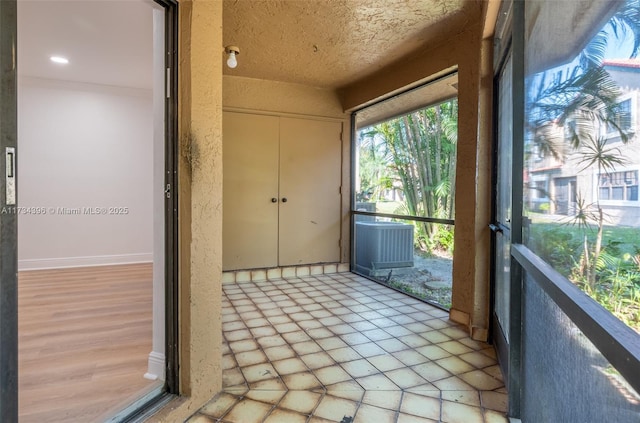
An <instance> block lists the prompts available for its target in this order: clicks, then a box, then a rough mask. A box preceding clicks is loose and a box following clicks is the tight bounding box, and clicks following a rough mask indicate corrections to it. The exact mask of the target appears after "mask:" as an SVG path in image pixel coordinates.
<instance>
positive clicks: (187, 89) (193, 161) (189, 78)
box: [151, 0, 222, 423]
mask: <svg viewBox="0 0 640 423" xmlns="http://www.w3.org/2000/svg"><path fill="white" fill-rule="evenodd" d="M179 25H180V35H179V37H180V41H179V42H180V59H179V61H180V62H179V66H180V70H179V72H180V75H179V79H180V98H179V102H180V107H179V109H180V112H179V113H180V117H179V121H180V124H179V125H180V128H179V133H180V153H179V172H180V175H179V177H180V182H179V196H180V197H179V203H180V210H179V213H180V311H179V313H180V317H179V319H180V334H179V337H180V385H181V392H180V393H181V398H180V399H178V400H176V401H174V402H173V403H171V404H169V406H167V407H165V408H164V409H163V410H161V412H160V413H158V414H157V415H156V416H154V418H152V419H151V420H152V421H164V422H172V423H173V422H179V421H184V420H185V419H186V418H187V417H188V416H190V415H191V414H193V413H194V412H195V411H196V410H198V409H199V408H200V407H201V406H202V405H203V404H204V403H205V402H206V401H207V400H209V399H210V398H211V397H213V396H214V395H215V394H216V393H217V392H218V391H220V390H221V385H222V368H221V365H220V363H221V360H222V323H221V301H222V285H221V282H222V61H221V60H220V57H221V54H222V2H218V1H208V0H192V1H191V0H182V1H180V24H179Z"/></svg>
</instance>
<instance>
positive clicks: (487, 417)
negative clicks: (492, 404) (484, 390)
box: [484, 410, 509, 423]
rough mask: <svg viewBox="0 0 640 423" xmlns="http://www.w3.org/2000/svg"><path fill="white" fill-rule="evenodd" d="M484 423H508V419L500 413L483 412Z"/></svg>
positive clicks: (492, 411)
mask: <svg viewBox="0 0 640 423" xmlns="http://www.w3.org/2000/svg"><path fill="white" fill-rule="evenodd" d="M484 422H485V423H509V419H508V418H507V417H506V416H505V414H504V413H500V412H498V411H494V410H485V412H484Z"/></svg>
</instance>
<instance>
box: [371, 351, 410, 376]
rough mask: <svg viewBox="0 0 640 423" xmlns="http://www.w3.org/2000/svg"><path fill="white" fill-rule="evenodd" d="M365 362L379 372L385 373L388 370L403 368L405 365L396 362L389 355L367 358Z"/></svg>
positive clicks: (396, 360) (395, 359)
mask: <svg viewBox="0 0 640 423" xmlns="http://www.w3.org/2000/svg"><path fill="white" fill-rule="evenodd" d="M367 360H368V361H369V363H371V364H373V365H374V366H375V367H376V368H377V369H378V370H380V371H381V372H387V371H390V370H395V369H400V368H402V367H405V365H404V364H403V363H402V362H401V361H400V360H398V359H397V358H395V357H394V356H392V355H391V354H384V355H376V356H373V357H368V358H367Z"/></svg>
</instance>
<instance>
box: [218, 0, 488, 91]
mask: <svg viewBox="0 0 640 423" xmlns="http://www.w3.org/2000/svg"><path fill="white" fill-rule="evenodd" d="M480 9H481V3H480V1H475V0H224V14H223V30H224V45H225V46H226V45H236V46H238V47H239V48H240V55H239V56H238V67H237V68H235V69H229V68H227V67H226V66H225V67H224V69H225V71H224V72H225V74H227V75H236V76H245V77H251V78H261V79H269V80H275V81H283V82H294V83H301V84H306V85H312V86H316V87H324V88H342V87H345V86H347V85H349V84H351V83H353V82H355V81H358V80H360V79H362V78H365V77H366V76H368V75H370V74H373V73H375V72H377V71H379V70H380V69H383V68H384V67H385V66H387V65H389V64H391V63H393V62H396V61H398V60H399V59H401V58H402V57H404V56H407V55H409V54H411V53H412V52H415V51H417V50H420V49H422V48H424V47H425V46H427V45H430V44H435V43H442V42H445V41H446V39H447V38H448V37H450V36H452V35H454V34H457V33H459V32H461V31H462V30H463V29H464V27H465V26H466V25H467V24H468V23H470V22H475V21H477V19H478V16H479V13H480ZM221 51H222V49H221ZM222 56H224V54H222Z"/></svg>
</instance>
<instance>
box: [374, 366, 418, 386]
mask: <svg viewBox="0 0 640 423" xmlns="http://www.w3.org/2000/svg"><path fill="white" fill-rule="evenodd" d="M384 375H385V376H386V377H388V378H389V379H391V381H392V382H393V383H395V384H396V385H398V386H399V387H400V388H402V389H407V388H411V387H414V386H418V385H423V384H425V383H427V381H426V380H425V379H424V378H422V376H420V375H419V374H417V373H416V372H414V371H413V370H411V369H409V368H406V367H405V368H402V369H397V370H391V371H388V372H385V373H384Z"/></svg>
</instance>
